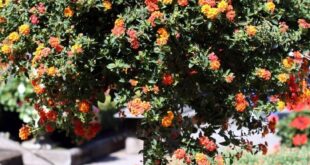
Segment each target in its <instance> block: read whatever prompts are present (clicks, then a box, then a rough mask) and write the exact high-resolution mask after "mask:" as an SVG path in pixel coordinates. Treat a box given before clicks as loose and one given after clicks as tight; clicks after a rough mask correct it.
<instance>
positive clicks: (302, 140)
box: [292, 134, 308, 146]
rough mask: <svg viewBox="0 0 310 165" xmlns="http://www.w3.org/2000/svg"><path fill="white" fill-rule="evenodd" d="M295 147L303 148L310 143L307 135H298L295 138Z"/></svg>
mask: <svg viewBox="0 0 310 165" xmlns="http://www.w3.org/2000/svg"><path fill="white" fill-rule="evenodd" d="M292 140H293V144H294V146H301V145H304V144H306V143H307V142H308V137H307V135H306V134H297V135H295V136H294V137H293V139H292Z"/></svg>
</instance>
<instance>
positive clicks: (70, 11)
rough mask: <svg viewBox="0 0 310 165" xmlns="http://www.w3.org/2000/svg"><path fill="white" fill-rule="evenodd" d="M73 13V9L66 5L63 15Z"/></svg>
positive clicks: (68, 15) (67, 15)
mask: <svg viewBox="0 0 310 165" xmlns="http://www.w3.org/2000/svg"><path fill="white" fill-rule="evenodd" d="M73 14H74V11H73V10H72V9H71V8H70V7H66V8H65V10H64V16H65V17H72V16H73Z"/></svg>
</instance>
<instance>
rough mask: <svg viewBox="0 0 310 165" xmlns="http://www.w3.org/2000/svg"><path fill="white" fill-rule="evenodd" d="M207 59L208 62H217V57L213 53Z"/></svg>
mask: <svg viewBox="0 0 310 165" xmlns="http://www.w3.org/2000/svg"><path fill="white" fill-rule="evenodd" d="M208 58H209V60H210V61H217V60H218V57H217V55H216V54H215V53H214V52H212V53H210V54H209V56H208Z"/></svg>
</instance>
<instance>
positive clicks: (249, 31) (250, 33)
mask: <svg viewBox="0 0 310 165" xmlns="http://www.w3.org/2000/svg"><path fill="white" fill-rule="evenodd" d="M246 33H247V34H248V36H250V37H254V36H255V35H256V33H257V29H256V27H255V26H253V25H250V26H247V27H246Z"/></svg>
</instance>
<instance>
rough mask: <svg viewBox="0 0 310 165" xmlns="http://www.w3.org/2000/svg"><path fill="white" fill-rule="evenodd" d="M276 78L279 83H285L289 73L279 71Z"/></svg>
mask: <svg viewBox="0 0 310 165" xmlns="http://www.w3.org/2000/svg"><path fill="white" fill-rule="evenodd" d="M277 79H278V80H279V81H280V82H281V83H285V82H286V81H287V80H288V79H289V75H288V74H286V73H281V74H278V76H277Z"/></svg>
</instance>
